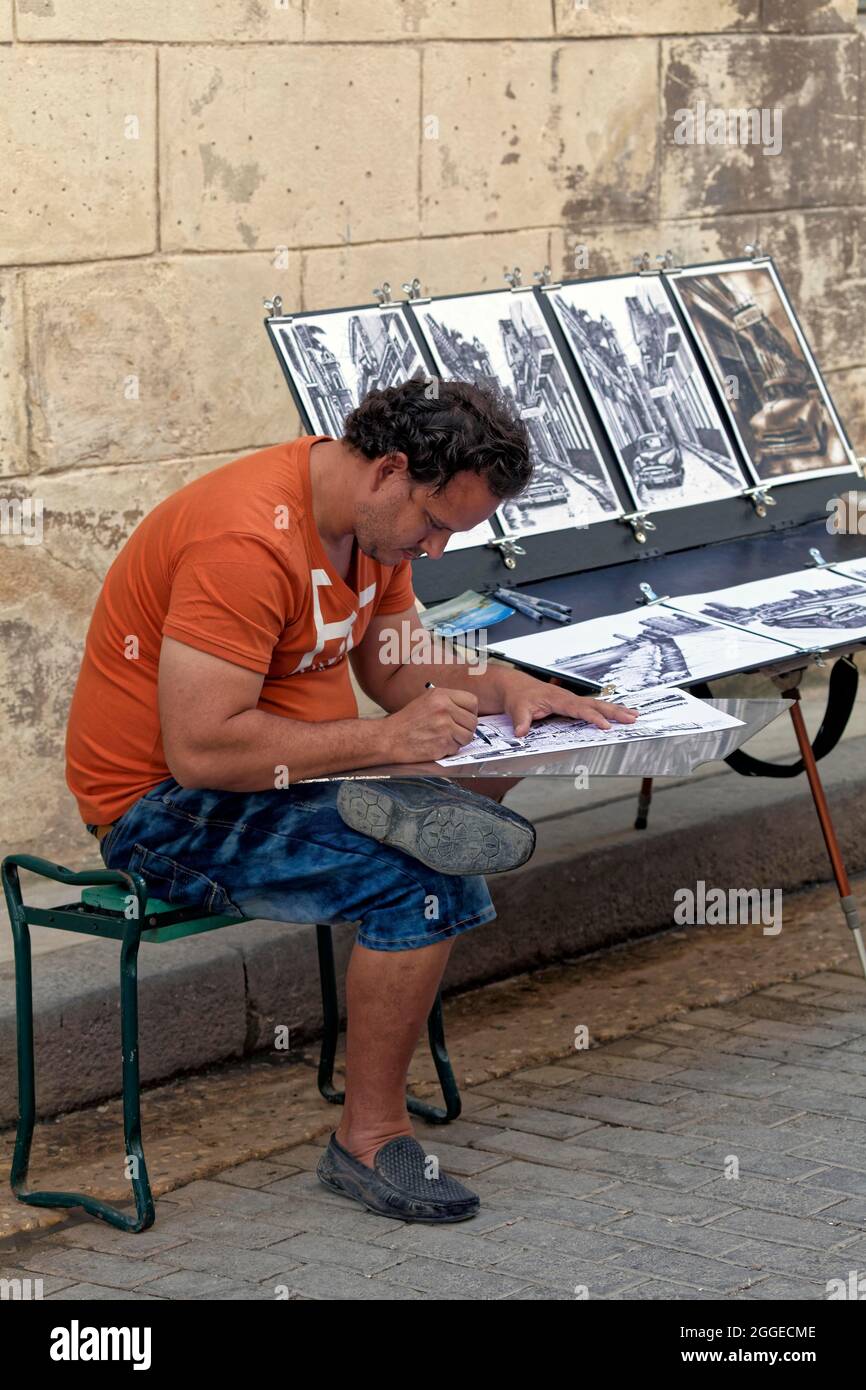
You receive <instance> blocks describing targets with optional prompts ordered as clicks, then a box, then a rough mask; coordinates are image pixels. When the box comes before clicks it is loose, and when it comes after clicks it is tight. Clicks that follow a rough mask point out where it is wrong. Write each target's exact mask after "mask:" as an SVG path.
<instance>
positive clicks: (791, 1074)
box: [776, 1058, 866, 1096]
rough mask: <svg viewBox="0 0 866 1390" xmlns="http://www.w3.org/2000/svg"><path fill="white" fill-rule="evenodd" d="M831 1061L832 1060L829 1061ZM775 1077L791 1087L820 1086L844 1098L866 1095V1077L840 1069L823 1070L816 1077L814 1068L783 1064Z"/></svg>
mask: <svg viewBox="0 0 866 1390" xmlns="http://www.w3.org/2000/svg"><path fill="white" fill-rule="evenodd" d="M830 1060H832V1058H831V1059H830ZM776 1075H777V1076H778V1077H780V1078H781V1079H782V1080H784V1081H788V1082H790V1084H791V1085H792V1086H797V1085H803V1086H816V1085H818V1086H820V1087H821V1088H822V1090H823V1089H824V1088H826V1089H827V1090H830V1091H838V1092H839V1093H840V1094H841V1095H846V1096H864V1095H866V1076H855V1075H852V1074H851V1073H850V1072H846V1071H844V1070H842V1069H840V1068H825V1069H824V1071H822V1073H821V1075H820V1076H816V1074H815V1068H814V1067H798V1066H792V1065H791V1064H790V1063H787V1062H783V1063H782V1064H781V1065H780V1066H778V1067H777V1068H776Z"/></svg>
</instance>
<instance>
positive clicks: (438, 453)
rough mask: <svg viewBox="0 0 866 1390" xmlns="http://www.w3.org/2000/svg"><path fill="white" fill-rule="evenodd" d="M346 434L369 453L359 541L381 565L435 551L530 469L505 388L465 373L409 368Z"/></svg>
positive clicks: (359, 506) (364, 405)
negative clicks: (452, 376) (453, 377)
mask: <svg viewBox="0 0 866 1390" xmlns="http://www.w3.org/2000/svg"><path fill="white" fill-rule="evenodd" d="M434 386H435V393H434V391H433V389H432V388H433V387H434ZM343 443H344V444H346V445H348V447H349V448H350V449H351V450H352V451H353V453H354V454H355V456H356V457H360V458H363V459H364V460H365V461H366V462H365V466H364V468H363V469H362V470H361V489H360V494H359V496H358V499H357V502H356V506H355V535H356V537H357V540H358V545H359V546H360V548H361V549H362V550H363V551H364V553H365V554H366V555H370V556H372V558H373V559H375V560H379V561H381V563H382V564H384V565H395V564H398V563H399V562H400V561H401V560H404V559H407V558H408V557H409V556H413V557H414V556H416V555H421V554H427V555H430V556H431V557H432V558H433V559H438V558H439V556H440V555H441V554H442V552H443V550H444V549H445V545H446V543H447V541H448V539H449V537H450V536H451V535H452V533H453V532H454V531H469V530H471V528H472V527H473V526H477V525H479V523H480V522H482V521H486V520H487V518H488V517H489V516H490V515H491V514H492V512H494V511H495V509H496V507H497V506H498V505H499V503H500V502H501V501H502V500H504V499H505V498H508V497H514V496H516V495H517V494H518V493H519V492H522V491H523V489H524V488H525V487H526V484H527V483H528V482H529V479H530V476H531V473H532V464H531V462H530V458H529V438H528V435H527V432H526V426H525V425H524V424H523V421H522V420H521V419H519V417H518V416H517V415H516V414H515V413H514V411H513V409H512V408H511V406H510V405H509V404H508V403H507V402H506V401H505V400H504V399H503V397H502V396H500V395H498V394H496V393H495V392H493V391H489V390H486V389H484V388H482V387H480V386H472V385H471V384H470V383H469V382H465V381H436V382H432V383H431V382H430V381H425V380H424V379H423V378H421V377H416V378H413V380H411V381H407V382H404V384H403V385H402V386H389V387H386V388H385V390H382V391H370V392H369V394H368V395H367V396H365V398H364V400H363V401H362V402H361V404H360V405H359V406H358V408H357V409H356V410H353V411H352V413H351V415H350V416H349V417H348V419H347V420H346V424H345V435H344V439H343Z"/></svg>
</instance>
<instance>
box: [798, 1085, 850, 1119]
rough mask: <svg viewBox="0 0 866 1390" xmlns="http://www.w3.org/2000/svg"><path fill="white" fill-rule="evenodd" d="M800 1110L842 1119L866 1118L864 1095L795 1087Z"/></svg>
mask: <svg viewBox="0 0 866 1390" xmlns="http://www.w3.org/2000/svg"><path fill="white" fill-rule="evenodd" d="M796 1095H797V1104H798V1106H799V1108H800V1109H801V1110H814V1111H815V1113H816V1114H817V1115H839V1116H840V1117H841V1118H843V1119H853V1120H866V1096H848V1095H837V1094H834V1093H833V1092H832V1091H829V1090H827V1091H824V1090H821V1091H806V1090H800V1089H799V1088H797V1089H796Z"/></svg>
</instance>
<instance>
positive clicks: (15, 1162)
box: [3, 862, 155, 1231]
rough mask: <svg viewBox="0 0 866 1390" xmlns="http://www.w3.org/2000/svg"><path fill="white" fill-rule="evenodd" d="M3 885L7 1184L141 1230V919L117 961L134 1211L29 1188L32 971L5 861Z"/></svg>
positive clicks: (17, 895)
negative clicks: (9, 957)
mask: <svg viewBox="0 0 866 1390" xmlns="http://www.w3.org/2000/svg"><path fill="white" fill-rule="evenodd" d="M3 890H4V893H5V895H6V902H7V905H8V908H9V920H10V922H11V924H12V935H13V939H14V943H15V1008H16V1031H17V1043H18V1129H17V1132H16V1136H15V1151H14V1154H13V1157H12V1172H11V1178H10V1182H11V1187H12V1191H13V1192H14V1194H15V1196H16V1197H17V1198H18V1201H19V1202H26V1203H27V1204H28V1205H29V1206H33V1207H83V1208H84V1210H85V1211H87V1212H89V1213H90V1215H91V1216H98V1217H99V1218H100V1219H101V1220H103V1221H107V1222H108V1224H109V1225H110V1226H115V1227H117V1228H118V1229H119V1230H122V1231H144V1230H146V1229H147V1228H148V1226H152V1225H153V1222H154V1218H155V1211H154V1206H153V1197H152V1195H151V1191H150V1184H149V1182H148V1178H147V1169H146V1167H145V1163H144V1152H143V1150H142V1147H141V1125H140V1112H139V1105H140V1102H139V1086H138V1081H139V1077H138V989H137V978H136V963H137V958H138V945H139V936H140V930H141V928H140V920H139V918H135V919H134V920H131V921H130V922H129V923H128V924H127V927H126V931H125V933H124V938H123V944H122V947H121V957H120V959H121V966H120V1027H121V1044H122V1049H123V1120H124V1138H125V1141H126V1153H127V1156H128V1158H129V1157H131V1158H133V1159H134V1160H136V1162H134V1163H133V1167H132V1187H133V1192H134V1194H135V1206H136V1216H135V1217H132V1216H128V1215H127V1214H126V1213H125V1212H122V1211H120V1210H119V1209H118V1208H117V1207H113V1206H111V1205H110V1203H108V1202H102V1201H100V1200H99V1198H97V1197H89V1196H87V1194H86V1193H84V1192H49V1191H44V1192H28V1191H27V1190H26V1182H27V1172H28V1168H29V1166H30V1148H31V1144H32V1140H33V1127H34V1123H35V1119H36V1068H35V1062H34V1047H33V972H32V962H31V952H30V930H29V923H28V921H27V909H26V908H25V907H24V904H23V902H22V900H21V885H20V882H19V879H18V870H17V867H16V866H15V865H14V864H9V863H8V862H6V863H4V865H3Z"/></svg>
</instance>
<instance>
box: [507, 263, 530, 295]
mask: <svg viewBox="0 0 866 1390" xmlns="http://www.w3.org/2000/svg"><path fill="white" fill-rule="evenodd" d="M502 278H503V280H505V281H506V282H507V283H508V284H509V285H510V286H511V288H512V289H513V290H522V289H525V288H528V286H525V285H524V284H523V279H522V277H521V274H520V266H519V265H516V266H515V267H514V269H513V270H506V272H505V274H504V275H503V277H502Z"/></svg>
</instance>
